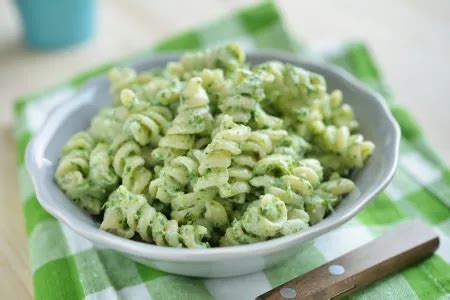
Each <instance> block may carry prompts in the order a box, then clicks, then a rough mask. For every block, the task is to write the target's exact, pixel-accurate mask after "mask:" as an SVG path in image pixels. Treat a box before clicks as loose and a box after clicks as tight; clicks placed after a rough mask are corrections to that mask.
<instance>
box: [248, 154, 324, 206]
mask: <svg viewBox="0 0 450 300" xmlns="http://www.w3.org/2000/svg"><path fill="white" fill-rule="evenodd" d="M254 172H255V174H256V175H259V176H256V177H254V178H253V179H251V180H250V183H251V184H252V185H253V186H255V187H262V188H264V192H265V193H266V194H271V195H274V196H276V197H278V198H279V199H281V200H283V201H284V202H285V203H286V204H287V205H289V206H292V207H294V208H300V209H303V208H304V197H306V196H309V195H312V193H313V190H314V188H315V187H317V186H319V184H320V183H321V181H322V176H323V174H322V167H321V165H320V163H319V162H318V161H317V160H315V159H303V160H300V161H294V160H293V159H292V157H289V156H286V155H281V154H272V155H269V156H268V157H266V158H264V159H262V160H260V161H258V163H257V164H256V165H255V168H254Z"/></svg>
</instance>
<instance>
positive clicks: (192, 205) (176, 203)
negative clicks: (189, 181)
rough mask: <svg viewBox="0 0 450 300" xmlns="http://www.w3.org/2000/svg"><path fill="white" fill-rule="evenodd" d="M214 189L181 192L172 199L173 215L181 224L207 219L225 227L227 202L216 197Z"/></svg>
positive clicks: (226, 222) (211, 222)
mask: <svg viewBox="0 0 450 300" xmlns="http://www.w3.org/2000/svg"><path fill="white" fill-rule="evenodd" d="M215 198H216V192H214V191H212V190H207V191H201V192H192V193H187V194H180V195H178V196H177V197H175V198H174V199H173V200H172V203H171V205H172V213H171V217H172V219H174V220H177V221H178V222H179V223H181V224H186V223H190V222H194V221H196V222H198V221H200V222H201V220H205V221H207V222H208V223H209V224H211V225H212V226H214V227H221V228H223V227H224V226H226V225H227V224H228V210H229V209H230V207H228V209H227V208H226V207H225V206H226V204H225V203H223V202H221V201H220V200H217V199H215Z"/></svg>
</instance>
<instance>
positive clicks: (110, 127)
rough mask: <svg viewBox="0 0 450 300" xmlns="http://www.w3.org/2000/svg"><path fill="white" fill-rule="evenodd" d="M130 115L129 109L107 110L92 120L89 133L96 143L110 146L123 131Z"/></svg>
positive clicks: (111, 108) (112, 108) (116, 108)
mask: <svg viewBox="0 0 450 300" xmlns="http://www.w3.org/2000/svg"><path fill="white" fill-rule="evenodd" d="M128 115H129V111H128V109H127V108H126V107H123V106H116V107H110V108H105V109H103V110H101V111H100V113H99V114H98V115H97V116H95V117H94V118H93V119H92V122H91V126H90V127H89V130H88V132H89V134H90V135H91V136H92V137H93V138H94V139H95V140H96V141H99V142H103V143H108V144H109V143H111V142H112V141H113V139H114V138H115V137H116V135H117V133H118V132H121V131H122V127H123V123H124V122H125V120H126V118H127V117H128Z"/></svg>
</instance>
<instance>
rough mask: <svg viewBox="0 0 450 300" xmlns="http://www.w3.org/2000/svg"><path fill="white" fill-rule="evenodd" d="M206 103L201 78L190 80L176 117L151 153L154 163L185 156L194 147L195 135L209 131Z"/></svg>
mask: <svg viewBox="0 0 450 300" xmlns="http://www.w3.org/2000/svg"><path fill="white" fill-rule="evenodd" d="M208 103H209V98H208V95H207V94H206V92H205V90H204V89H203V87H202V80H201V78H199V77H194V78H191V79H190V80H189V81H188V83H187V85H186V87H185V89H184V90H183V97H182V99H181V102H180V105H179V106H178V115H177V117H176V118H175V119H174V120H173V122H172V125H171V127H170V128H169V129H168V131H167V134H166V135H165V136H164V137H163V138H161V140H160V141H159V145H158V148H156V149H155V150H154V151H153V153H152V156H153V158H154V159H155V160H156V161H162V162H168V161H170V160H172V159H174V158H175V157H177V156H181V155H185V154H186V153H187V152H188V151H189V150H190V149H192V147H193V146H194V142H195V135H199V134H206V133H208V132H209V131H210V130H211V124H212V116H211V113H210V112H209V106H208Z"/></svg>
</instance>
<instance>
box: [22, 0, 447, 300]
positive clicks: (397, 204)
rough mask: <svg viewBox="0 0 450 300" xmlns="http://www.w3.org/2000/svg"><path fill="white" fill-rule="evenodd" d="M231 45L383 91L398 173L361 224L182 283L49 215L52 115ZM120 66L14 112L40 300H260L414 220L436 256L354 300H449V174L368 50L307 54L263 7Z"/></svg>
mask: <svg viewBox="0 0 450 300" xmlns="http://www.w3.org/2000/svg"><path fill="white" fill-rule="evenodd" d="M227 41H236V42H238V43H240V44H241V45H242V46H243V47H244V48H247V49H249V48H279V49H282V50H286V51H291V52H295V53H297V54H298V55H300V56H303V57H305V56H308V57H312V56H313V57H314V58H315V59H317V58H320V59H323V60H325V61H326V62H329V63H332V64H336V65H338V66H341V67H343V68H345V69H347V70H348V71H349V72H351V73H353V75H355V76H356V77H358V78H359V79H360V80H362V81H363V82H365V83H366V84H367V85H369V86H371V87H372V88H374V89H375V90H377V91H378V92H380V93H382V94H383V95H384V96H385V97H386V99H387V101H388V104H389V106H390V108H391V110H392V112H393V114H394V116H395V117H396V119H397V121H398V123H399V124H400V126H401V129H402V142H401V150H400V151H401V155H400V165H399V169H398V171H397V174H396V175H395V178H394V180H393V181H392V183H391V184H390V185H389V187H388V188H387V189H386V190H385V191H384V193H382V194H381V195H379V196H378V197H377V198H376V199H375V200H374V201H372V202H371V203H370V204H369V205H368V207H367V208H365V209H364V210H363V211H362V212H361V213H360V214H359V215H358V216H357V217H356V218H354V219H353V220H351V221H350V222H349V223H347V224H346V225H344V226H342V227H340V228H338V229H336V230H334V231H332V232H330V233H328V234H325V235H323V236H321V237H319V238H317V239H316V240H314V241H313V242H312V243H310V244H309V245H307V246H304V249H302V251H299V253H298V255H297V256H296V257H294V258H292V259H290V260H289V261H288V262H286V263H284V264H281V265H279V266H276V267H274V268H271V269H268V270H265V271H263V272H259V273H255V274H250V275H245V276H239V277H233V278H227V279H198V278H188V277H182V276H175V275H171V274H167V273H165V272H162V271H158V270H155V269H152V268H149V267H146V266H144V265H141V264H138V263H136V262H134V261H132V260H130V259H128V258H126V257H125V256H123V255H121V254H119V253H117V252H115V251H112V250H108V249H103V248H96V247H94V246H93V245H92V243H91V242H89V241H88V240H86V239H84V238H82V237H81V236H79V235H77V234H75V233H74V232H73V231H72V230H70V229H69V228H67V227H66V226H64V225H63V224H61V223H60V222H58V221H57V220H56V219H54V218H53V217H52V216H50V215H49V214H48V213H47V212H46V211H45V210H44V209H42V207H41V206H40V205H39V204H38V202H37V200H36V196H35V194H34V192H33V187H32V184H31V182H30V179H29V177H28V175H27V172H26V170H25V166H24V152H25V148H26V146H27V143H28V141H29V140H30V138H31V137H32V135H33V133H34V132H35V131H36V130H38V128H39V126H40V125H41V123H42V121H44V120H45V119H46V114H47V113H48V112H49V111H50V110H51V109H52V108H53V107H55V106H56V105H58V103H60V102H61V101H62V100H63V99H65V98H66V97H69V96H70V95H72V94H73V93H74V92H75V91H76V90H77V89H78V88H79V87H80V85H82V84H83V83H84V82H85V81H86V80H88V79H89V78H91V77H93V76H95V75H97V74H100V73H103V72H105V71H106V70H107V69H109V68H110V67H111V66H112V65H113V64H117V63H127V62H130V61H133V60H136V59H139V58H142V57H145V56H149V55H152V53H156V52H161V51H171V50H192V49H200V48H204V47H209V46H213V45H216V44H220V43H225V42H227ZM113 64H108V65H105V66H102V67H100V68H97V69H94V70H91V71H89V72H87V73H84V74H81V75H79V76H77V77H75V78H74V79H72V80H70V81H67V82H65V83H62V84H60V85H57V86H55V87H53V88H51V89H48V90H46V91H43V92H40V93H38V94H35V95H32V96H28V97H24V98H22V99H20V100H19V101H18V102H17V104H16V106H15V116H16V132H15V134H16V139H17V147H18V152H19V154H18V162H17V163H18V169H19V179H20V195H21V199H22V201H23V210H24V213H25V219H26V230H27V234H28V238H29V247H30V255H31V268H32V272H33V282H34V290H35V297H36V299H82V298H84V299H108V300H109V299H253V298H254V297H255V296H257V295H259V294H261V293H263V292H265V291H267V290H269V289H271V288H273V287H275V286H277V285H279V284H281V283H284V282H286V281H288V280H290V279H292V278H294V277H296V276H298V275H300V274H303V273H304V272H307V271H309V270H311V269H313V268H316V267H318V266H319V265H321V264H323V263H325V262H327V261H330V260H332V259H334V258H336V257H338V256H340V255H342V254H344V253H346V252H348V251H350V250H352V249H353V248H355V247H358V246H360V245H362V244H365V243H367V242H369V241H370V240H372V239H373V238H374V237H376V236H378V235H380V234H382V233H383V232H384V231H386V230H388V229H390V228H391V227H393V226H395V224H396V223H398V222H402V221H405V220H406V219H408V218H412V217H419V218H422V219H423V220H426V221H427V222H428V223H429V224H431V225H432V226H433V227H434V229H435V230H436V231H437V232H438V233H439V234H440V238H441V245H440V247H439V249H438V250H437V253H436V254H435V255H433V256H432V257H431V258H429V259H427V260H425V261H424V262H421V263H420V264H418V265H416V266H413V267H410V268H408V269H406V270H404V271H402V272H400V273H397V274H395V275H393V276H390V277H388V278H386V279H384V280H381V281H379V282H377V283H375V284H373V285H371V286H369V287H368V288H366V289H364V290H363V291H360V292H359V293H357V294H356V295H354V296H352V297H351V298H352V299H450V208H449V207H450V171H449V170H448V169H447V168H445V167H444V164H443V163H442V161H441V160H440V159H439V157H438V156H437V155H436V154H435V153H434V152H433V150H432V149H431V147H430V146H429V144H428V143H427V142H426V140H425V138H424V136H423V135H422V132H421V130H420V128H419V126H418V125H417V123H416V122H415V121H414V120H413V119H412V118H411V116H410V115H409V114H408V113H407V112H406V111H405V110H404V109H403V108H401V107H400V106H398V105H397V104H395V103H394V102H393V101H392V96H391V94H390V93H389V90H388V89H387V88H386V86H385V85H384V83H383V80H382V78H381V75H380V72H379V70H378V68H377V66H376V64H375V62H374V61H373V58H372V57H371V55H370V54H369V52H368V50H367V48H366V47H365V46H364V44H362V43H357V42H352V43H344V44H340V45H335V47H333V48H330V47H328V48H327V49H321V50H319V49H314V50H313V51H311V49H309V50H306V48H305V47H304V46H302V45H299V44H296V43H295V42H293V40H292V39H291V38H290V37H289V35H287V33H286V32H285V30H284V28H283V24H282V19H281V17H280V15H279V14H278V11H277V9H276V8H275V7H274V5H273V4H272V3H270V2H265V3H263V4H260V5H259V6H256V7H252V8H248V9H245V10H242V11H239V12H237V13H235V14H234V15H232V16H229V17H226V18H224V19H220V20H218V21H216V22H214V23H212V24H208V25H207V26H204V27H200V28H198V29H196V30H192V31H189V32H185V33H183V34H180V35H177V36H175V37H173V38H171V39H169V40H167V41H165V42H162V43H160V44H158V45H157V46H156V47H154V48H151V49H149V50H147V51H145V52H143V53H140V54H138V55H136V56H134V57H132V58H128V59H125V60H122V61H120V62H115V63H113ZM388 246H389V245H387V247H388Z"/></svg>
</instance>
